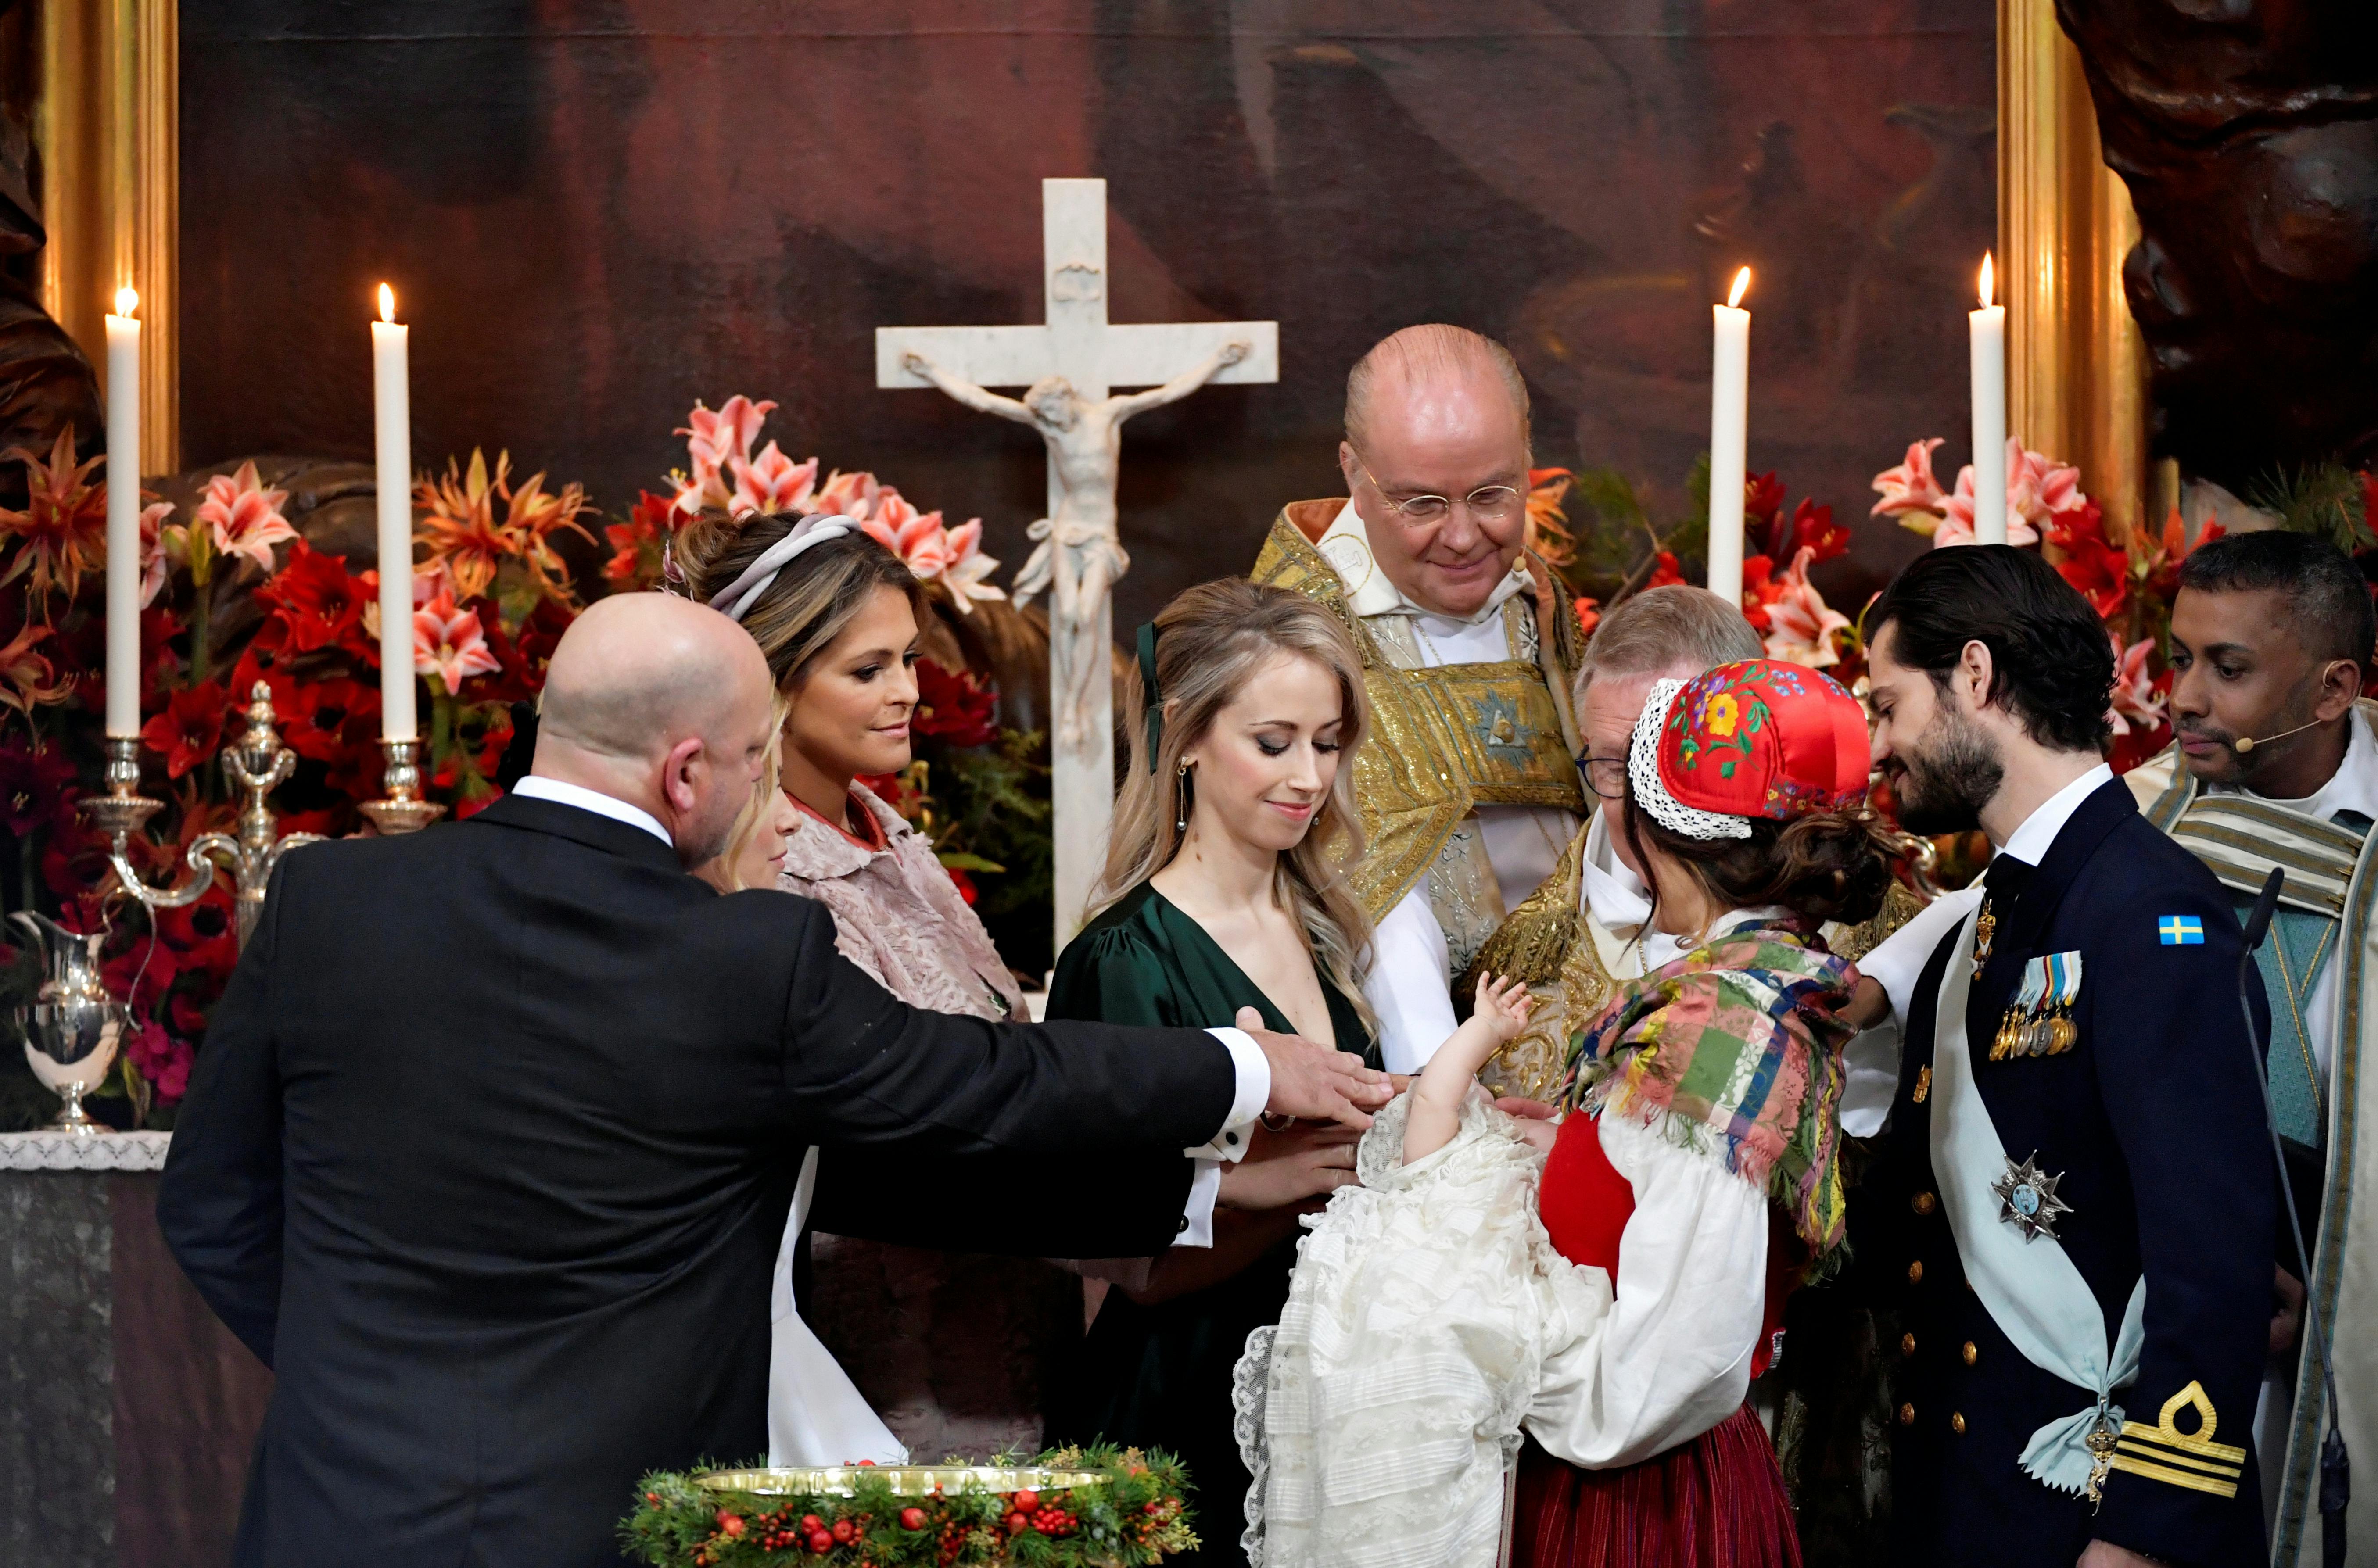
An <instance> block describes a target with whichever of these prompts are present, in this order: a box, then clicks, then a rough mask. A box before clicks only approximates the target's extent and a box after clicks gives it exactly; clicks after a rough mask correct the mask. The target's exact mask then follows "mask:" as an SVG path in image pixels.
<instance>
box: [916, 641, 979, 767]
mask: <svg viewBox="0 0 2378 1568" xmlns="http://www.w3.org/2000/svg"><path fill="white" fill-rule="evenodd" d="M998 708H999V694H998V693H997V692H995V691H993V690H991V688H988V687H986V686H984V685H983V683H982V680H981V678H980V677H979V676H976V675H975V674H974V672H973V671H971V670H965V671H959V672H956V673H952V672H951V671H949V670H945V669H943V668H942V666H941V665H939V664H935V663H933V661H932V660H931V659H919V660H918V661H917V711H916V712H915V714H914V715H913V716H912V717H911V718H910V720H909V723H910V724H911V725H912V726H913V727H914V728H915V729H916V732H917V733H918V734H919V735H930V736H938V737H939V738H941V739H943V740H946V741H948V742H949V743H950V744H951V745H952V746H988V745H990V744H991V742H992V741H993V740H996V739H997V738H998V737H999V722H998V718H997V712H998Z"/></svg>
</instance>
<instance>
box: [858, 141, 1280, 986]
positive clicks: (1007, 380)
mask: <svg viewBox="0 0 2378 1568" xmlns="http://www.w3.org/2000/svg"><path fill="white" fill-rule="evenodd" d="M1040 197H1041V218H1040V232H1041V268H1042V274H1043V278H1042V281H1043V284H1044V287H1045V290H1046V293H1047V299H1048V320H1047V323H1046V324H1045V325H1043V326H1039V327H879V328H877V329H875V384H876V385H877V386H879V387H938V388H940V389H942V390H943V392H946V393H948V394H949V395H950V396H951V397H953V398H955V399H956V400H957V401H960V402H962V403H965V404H966V405H967V407H968V408H973V409H979V410H980V411H982V412H983V413H995V414H998V415H1000V416H1001V417H1003V418H1005V419H1012V420H1015V422H1016V423H1018V424H1021V425H1031V426H1032V427H1033V429H1034V430H1036V431H1037V432H1038V433H1039V436H1040V437H1041V439H1042V440H1043V441H1044V442H1046V443H1047V445H1048V449H1049V515H1048V516H1046V517H1044V518H1042V519H1040V520H1039V521H1038V522H1035V523H1034V524H1033V525H1032V529H1031V534H1032V537H1033V538H1034V539H1036V540H1038V541H1039V547H1038V548H1037V549H1036V550H1035V551H1034V552H1033V555H1032V558H1031V559H1030V560H1029V561H1027V563H1026V564H1025V567H1024V570H1023V571H1022V572H1020V573H1019V574H1017V577H1016V584H1015V586H1016V598H1017V600H1018V602H1019V603H1021V602H1024V601H1026V600H1027V599H1029V598H1030V596H1031V595H1032V594H1034V593H1037V592H1039V591H1040V590H1041V589H1042V588H1044V587H1045V588H1047V589H1048V590H1049V596H1050V614H1049V639H1050V649H1049V684H1050V687H1051V691H1050V703H1049V712H1050V715H1051V732H1052V733H1051V736H1050V751H1051V773H1052V787H1051V795H1052V796H1053V798H1054V802H1055V806H1056V816H1055V821H1054V824H1053V828H1054V832H1055V837H1056V868H1055V869H1056V897H1057V945H1058V946H1059V947H1063V945H1064V944H1065V941H1066V940H1067V939H1069V938H1070V937H1072V936H1073V934H1074V933H1075V930H1077V929H1078V928H1080V926H1081V922H1082V910H1083V906H1084V905H1085V904H1087V902H1088V899H1089V891H1090V884H1091V883H1092V881H1093V880H1096V878H1097V876H1098V872H1099V867H1100V866H1101V865H1102V864H1103V863H1104V861H1105V858H1106V847H1107V828H1108V825H1109V823H1110V822H1111V820H1112V819H1113V814H1114V798H1113V796H1114V782H1113V781H1114V684H1113V681H1112V680H1111V678H1110V676H1109V674H1108V669H1109V657H1110V653H1109V651H1110V650H1111V648H1112V647H1113V646H1114V609H1113V600H1112V598H1111V591H1112V589H1113V587H1114V583H1115V581H1116V580H1117V579H1118V578H1120V577H1122V576H1123V572H1124V571H1125V570H1126V569H1128V568H1129V566H1130V564H1131V563H1130V558H1129V557H1127V556H1126V555H1124V553H1123V540H1122V535H1121V531H1120V529H1119V528H1118V526H1117V519H1116V515H1115V477H1116V473H1117V471H1118V469H1119V468H1120V466H1121V463H1122V458H1123V421H1125V420H1127V419H1129V418H1130V417H1131V416H1132V415H1133V414H1135V413H1141V412H1143V411H1145V410H1147V409H1150V408H1155V407H1158V406H1159V405H1161V404H1164V403H1169V402H1172V401H1177V400H1179V399H1182V398H1185V397H1187V396H1188V395H1189V394H1190V393H1191V392H1194V391H1195V390H1196V389H1198V388H1199V387H1202V386H1204V385H1206V384H1207V382H1208V381H1277V380H1279V323H1278V322H1274V321H1195V322H1147V323H1133V324H1130V325H1127V326H1115V325H1112V324H1111V323H1110V322H1109V321H1108V320H1107V183H1106V182H1105V181H1104V180H1043V181H1041V182H1040ZM986 387H1025V388H1028V389H1029V390H1028V391H1027V392H1026V394H1025V395H1024V396H1023V397H1022V398H1021V399H1016V398H1003V397H1000V396H997V395H996V394H994V393H991V392H988V391H985V390H984V389H985V388H986ZM1111 387H1145V388H1147V390H1146V391H1143V392H1136V393H1132V394H1129V395H1125V396H1110V395H1109V391H1108V389H1110V388H1111Z"/></svg>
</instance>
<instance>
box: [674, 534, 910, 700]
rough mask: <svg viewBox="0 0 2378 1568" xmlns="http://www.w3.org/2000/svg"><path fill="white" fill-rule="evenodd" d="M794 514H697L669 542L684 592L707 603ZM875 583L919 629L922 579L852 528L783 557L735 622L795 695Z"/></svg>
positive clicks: (786, 690)
mask: <svg viewBox="0 0 2378 1568" xmlns="http://www.w3.org/2000/svg"><path fill="white" fill-rule="evenodd" d="M800 521H802V520H801V515H800V514H799V513H798V512H774V513H767V512H751V513H748V514H746V515H744V516H742V517H729V516H728V515H727V514H726V513H725V512H720V511H705V512H703V513H702V514H701V515H700V516H698V517H696V518H695V519H694V520H693V521H691V522H689V523H687V524H686V525H685V527H684V528H683V529H681V530H679V533H678V535H677V538H676V539H675V541H673V542H672V544H671V546H670V551H671V555H672V557H673V558H674V559H675V561H676V562H677V564H678V566H679V569H681V570H683V572H684V573H685V592H686V596H687V597H688V598H690V599H692V600H694V601H695V602H696V603H698V604H708V603H710V601H711V600H712V598H714V597H715V596H716V595H717V594H718V593H719V592H721V591H722V590H724V589H725V588H726V587H727V584H728V583H731V582H733V581H735V580H736V579H737V578H739V577H740V576H742V575H743V571H744V569H745V568H747V567H749V566H750V565H751V563H752V562H754V561H756V560H758V559H759V558H760V557H761V556H762V555H763V553H764V552H765V551H766V550H767V548H768V546H770V545H774V544H775V543H776V542H777V541H778V540H780V539H782V538H783V537H784V536H785V535H786V534H787V533H791V532H792V531H793V529H794V527H795V526H796V525H797V524H799V522H800ZM879 588H889V589H892V590H894V591H895V592H898V593H899V594H900V595H901V596H902V597H904V598H906V599H907V601H908V607H909V608H910V609H911V610H913V611H915V612H916V616H917V625H918V627H919V628H923V626H924V625H925V619H926V616H928V615H929V614H930V613H931V611H930V610H929V608H928V606H927V602H926V598H925V585H924V584H923V583H921V582H919V581H917V577H916V574H915V573H913V572H911V571H910V570H909V569H908V568H907V563H906V562H904V561H902V560H901V559H900V557H898V556H896V555H894V554H893V553H892V552H891V551H890V550H888V549H886V548H884V546H883V544H882V543H881V542H880V541H878V540H876V539H873V538H871V537H870V536H869V535H868V534H866V533H862V532H860V531H859V530H856V529H854V530H853V531H851V532H850V533H845V534H843V535H841V536H840V537H839V538H834V539H828V540H826V541H825V542H824V543H823V544H820V545H811V546H810V547H809V548H807V549H805V550H803V551H802V552H801V553H800V554H799V555H798V556H796V557H793V558H792V559H791V560H789V561H787V562H786V563H785V565H784V568H783V569H781V570H779V571H778V572H777V573H776V577H775V581H773V582H771V583H769V584H768V586H767V587H766V588H765V589H763V590H762V591H761V593H760V597H759V598H757V599H756V600H754V601H752V604H751V608H750V609H748V610H746V611H745V612H744V613H743V629H744V630H746V631H748V632H750V633H751V640H753V641H755V642H757V643H758V644H759V645H760V652H763V653H764V654H766V655H767V659H768V674H769V675H770V676H772V677H773V678H774V679H775V683H776V689H777V690H778V691H780V692H782V693H784V694H785V696H786V697H787V698H788V699H792V700H799V696H800V688H801V683H802V682H803V681H804V680H806V679H807V678H808V676H809V669H810V665H811V664H812V663H814V662H815V661H816V659H817V657H818V655H819V654H821V653H823V652H825V651H826V649H828V648H829V647H831V646H833V644H834V640H835V638H837V637H840V636H841V635H842V634H843V632H844V631H845V630H846V629H847V628H849V626H850V623H851V622H852V621H854V620H857V619H858V618H859V612H861V611H862V610H864V609H866V608H867V606H868V604H869V603H870V602H871V600H873V599H874V597H875V592H876V590H877V589H879Z"/></svg>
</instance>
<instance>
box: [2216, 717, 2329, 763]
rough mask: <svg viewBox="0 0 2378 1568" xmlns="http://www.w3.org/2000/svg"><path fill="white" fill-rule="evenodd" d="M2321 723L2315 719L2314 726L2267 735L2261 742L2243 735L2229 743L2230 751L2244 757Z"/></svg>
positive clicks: (2304, 725)
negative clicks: (2259, 747)
mask: <svg viewBox="0 0 2378 1568" xmlns="http://www.w3.org/2000/svg"><path fill="white" fill-rule="evenodd" d="M2319 723H2320V721H2319V720H2318V719H2314V720H2313V721H2312V724H2298V725H2297V726H2296V727H2295V728H2293V729H2291V730H2281V731H2280V732H2279V733H2278V734H2276V735H2266V736H2263V738H2262V739H2260V740H2257V739H2255V738H2254V737H2253V736H2251V735H2241V736H2239V737H2238V738H2237V739H2235V740H2233V741H2231V742H2230V743H2229V749H2230V750H2232V751H2235V752H2236V753H2238V755H2240V757H2243V756H2244V755H2245V754H2246V753H2247V752H2249V751H2252V750H2253V749H2254V748H2256V747H2257V746H2268V745H2270V744H2271V742H2273V741H2275V740H2285V739H2287V737H2288V736H2291V735H2301V734H2303V732H2304V731H2306V730H2308V729H2311V728H2312V727H2313V726H2314V725H2316V724H2319Z"/></svg>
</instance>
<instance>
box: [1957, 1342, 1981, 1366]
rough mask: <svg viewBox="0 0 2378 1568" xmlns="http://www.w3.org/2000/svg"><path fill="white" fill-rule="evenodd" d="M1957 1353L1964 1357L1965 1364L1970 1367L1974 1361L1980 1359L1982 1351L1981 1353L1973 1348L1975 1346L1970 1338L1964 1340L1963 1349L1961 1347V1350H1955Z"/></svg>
mask: <svg viewBox="0 0 2378 1568" xmlns="http://www.w3.org/2000/svg"><path fill="white" fill-rule="evenodd" d="M1957 1354H1958V1355H1960V1356H1963V1357H1964V1359H1965V1365H1967V1366H1969V1367H1970V1366H1972V1365H1973V1364H1974V1363H1975V1362H1976V1361H1978V1360H1980V1359H1982V1353H1981V1352H1980V1351H1978V1350H1976V1349H1975V1348H1974V1342H1973V1341H1972V1340H1970V1339H1968V1340H1967V1341H1965V1346H1964V1349H1962V1350H1960V1351H1958V1352H1957Z"/></svg>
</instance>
